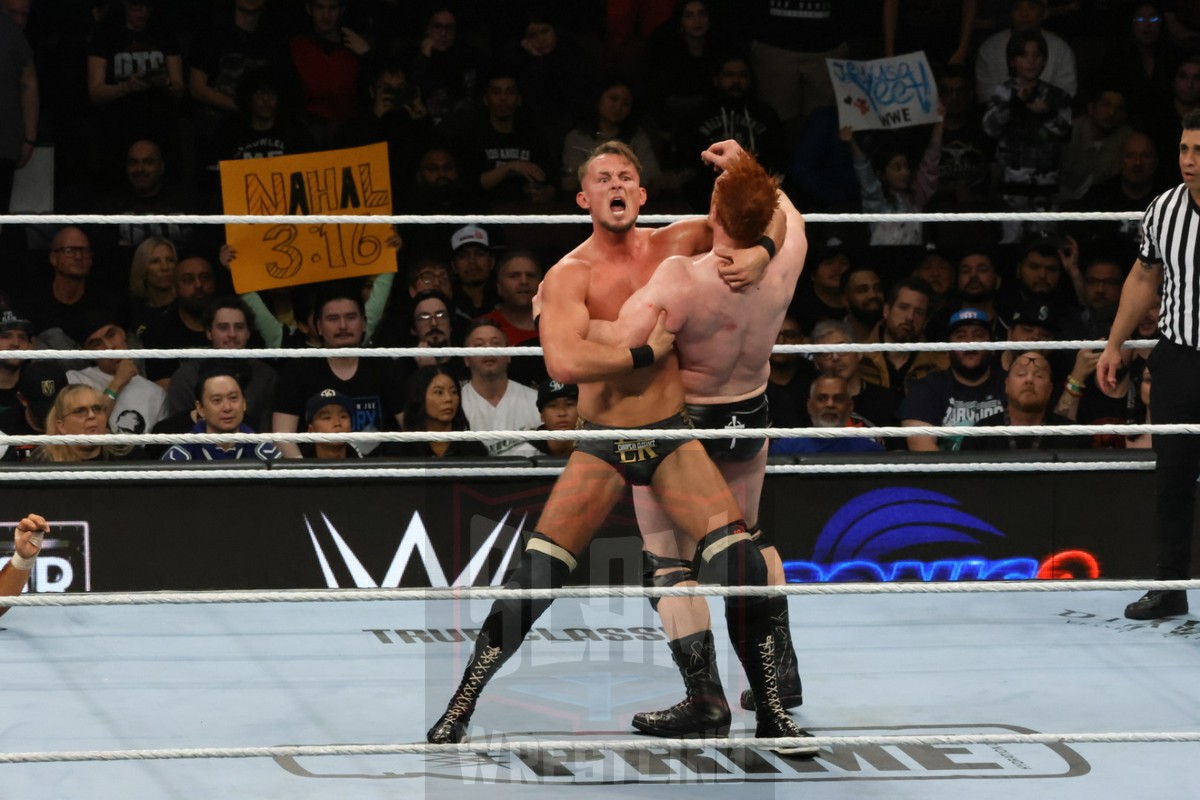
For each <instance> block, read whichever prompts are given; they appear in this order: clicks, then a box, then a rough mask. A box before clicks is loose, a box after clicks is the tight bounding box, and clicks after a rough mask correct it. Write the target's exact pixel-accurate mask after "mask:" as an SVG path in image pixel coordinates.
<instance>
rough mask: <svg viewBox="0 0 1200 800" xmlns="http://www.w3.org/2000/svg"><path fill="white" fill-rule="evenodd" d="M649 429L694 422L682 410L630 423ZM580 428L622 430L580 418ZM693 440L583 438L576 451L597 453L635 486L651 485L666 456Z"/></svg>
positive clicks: (595, 454) (661, 428)
mask: <svg viewBox="0 0 1200 800" xmlns="http://www.w3.org/2000/svg"><path fill="white" fill-rule="evenodd" d="M631 427H636V428H645V429H647V430H674V429H676V428H679V429H683V428H691V427H692V424H691V422H690V421H689V420H688V418H687V414H686V413H685V412H684V411H683V409H680V410H679V411H678V412H676V413H674V414H672V415H671V416H669V417H667V418H666V419H664V420H662V421H661V422H655V423H653V424H652V425H637V426H631ZM579 429H580V430H585V431H606V430H622V429H620V428H614V427H612V426H610V425H597V424H596V423H594V422H588V421H587V420H585V419H583V418H582V417H580V418H579ZM689 441H691V440H690V439H655V438H653V437H646V438H637V439H590V440H583V441H581V442H579V444H578V445H576V446H575V449H576V450H577V451H580V452H583V453H587V454H588V455H590V456H595V457H596V458H598V459H600V460H601V461H603V462H604V463H606V464H610V465H611V466H612V467H614V468H615V469H616V470H617V472H619V473H621V475H622V477H624V478H625V480H626V481H628V482H629V483H631V484H633V485H634V486H649V485H650V481H651V479H652V478H653V477H654V472H655V470H657V469H658V468H659V467H660V466H662V463H663V461H664V460H665V459H666V457H667V456H669V455H671V453H674V452H675V451H676V450H678V449H679V447H680V445H682V444H685V443H686V442H689Z"/></svg>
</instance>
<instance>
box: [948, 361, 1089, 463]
mask: <svg viewBox="0 0 1200 800" xmlns="http://www.w3.org/2000/svg"><path fill="white" fill-rule="evenodd" d="M1053 388H1054V378H1053V372H1052V370H1051V368H1050V362H1049V361H1048V360H1047V359H1046V357H1045V356H1044V355H1042V354H1041V353H1038V352H1036V351H1033V350H1030V351H1029V352H1026V353H1020V354H1018V355H1017V357H1016V358H1014V359H1013V363H1012V368H1011V369H1010V370H1009V372H1008V376H1007V377H1006V378H1005V380H1004V394H1005V410H1004V411H1000V412H997V413H995V414H991V415H990V416H987V417H984V418H983V419H981V420H979V421H978V422H976V423H975V426H976V427H989V426H993V425H1070V424H1072V423H1071V420H1069V419H1067V418H1066V417H1063V416H1060V415H1059V414H1056V413H1054V412H1053V411H1051V410H1050V394H1051V392H1052V390H1053ZM1091 444H1092V443H1091V440H1090V439H1089V438H1088V437H1087V436H1077V435H1070V436H1041V435H1038V436H1013V435H1005V436H964V437H963V443H962V449H963V450H1075V449H1082V450H1086V449H1088V448H1090V447H1091Z"/></svg>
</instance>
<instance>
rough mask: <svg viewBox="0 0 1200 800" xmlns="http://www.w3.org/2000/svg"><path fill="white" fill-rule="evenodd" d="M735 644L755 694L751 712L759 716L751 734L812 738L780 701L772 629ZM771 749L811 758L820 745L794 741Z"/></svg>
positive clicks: (761, 737) (785, 753) (788, 754)
mask: <svg viewBox="0 0 1200 800" xmlns="http://www.w3.org/2000/svg"><path fill="white" fill-rule="evenodd" d="M735 646H736V649H737V651H738V658H740V659H741V661H742V668H743V669H745V670H746V680H748V681H749V682H750V690H751V691H752V692H753V694H754V703H755V712H754V713H755V716H756V717H757V720H758V725H757V726H756V728H755V730H754V735H755V736H756V737H758V738H760V739H766V738H777V737H787V738H797V739H799V738H811V737H812V734H811V733H809V732H808V731H806V730H804V729H803V728H801V727H800V726H799V725H797V724H796V723H795V722H794V721H793V720H792V718H791V717H789V716H788V713H787V709H786V708H784V707H783V703H782V702H781V701H780V697H779V681H778V676H777V674H776V671H775V668H776V664H777V663H778V658H777V656H776V655H775V635H774V633H768V634H766V635H765V636H756V637H751V638H749V639H748V640H746V641H745V642H743V643H741V644H738V643H735ZM771 751H772V752H775V753H779V754H780V755H783V756H800V757H802V758H812V757H813V756H815V755H817V753H818V752H819V748H817V747H815V746H813V745H805V744H796V745H788V746H786V747H772V748H771Z"/></svg>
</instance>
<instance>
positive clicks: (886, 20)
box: [883, 0, 900, 58]
mask: <svg viewBox="0 0 1200 800" xmlns="http://www.w3.org/2000/svg"><path fill="white" fill-rule="evenodd" d="M899 5H900V0H883V55H884V57H885V58H886V57H889V56H894V55H896V19H897V17H898V15H899V13H900V12H899V8H898V6H899Z"/></svg>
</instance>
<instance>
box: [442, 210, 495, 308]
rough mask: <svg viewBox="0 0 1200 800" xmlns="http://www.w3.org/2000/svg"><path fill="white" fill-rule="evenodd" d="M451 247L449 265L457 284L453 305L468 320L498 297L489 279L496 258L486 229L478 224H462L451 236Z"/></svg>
mask: <svg viewBox="0 0 1200 800" xmlns="http://www.w3.org/2000/svg"><path fill="white" fill-rule="evenodd" d="M450 250H451V252H452V255H451V257H450V267H451V269H453V270H454V279H455V282H456V283H457V284H458V285H457V286H456V287H455V291H454V305H455V307H456V308H458V309H459V310H460V311H461V312H462V313H463V315H464V316H466V317H467V318H469V319H475V318H476V317H480V316H483V315H484V314H487V313H488V312H490V311H492V309H494V308H495V307H496V302H497V301H498V299H499V298H498V297H497V296H496V287H495V284H494V281H493V280H492V270H493V268H494V267H495V266H496V258H495V256H494V255H493V254H492V247H491V237H489V236H488V232H487V231H486V230H484V229H483V228H481V227H479V226H478V225H464V226H463V227H461V228H459V229H458V230H457V231H455V232H454V235H453V236H451V237H450Z"/></svg>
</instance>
